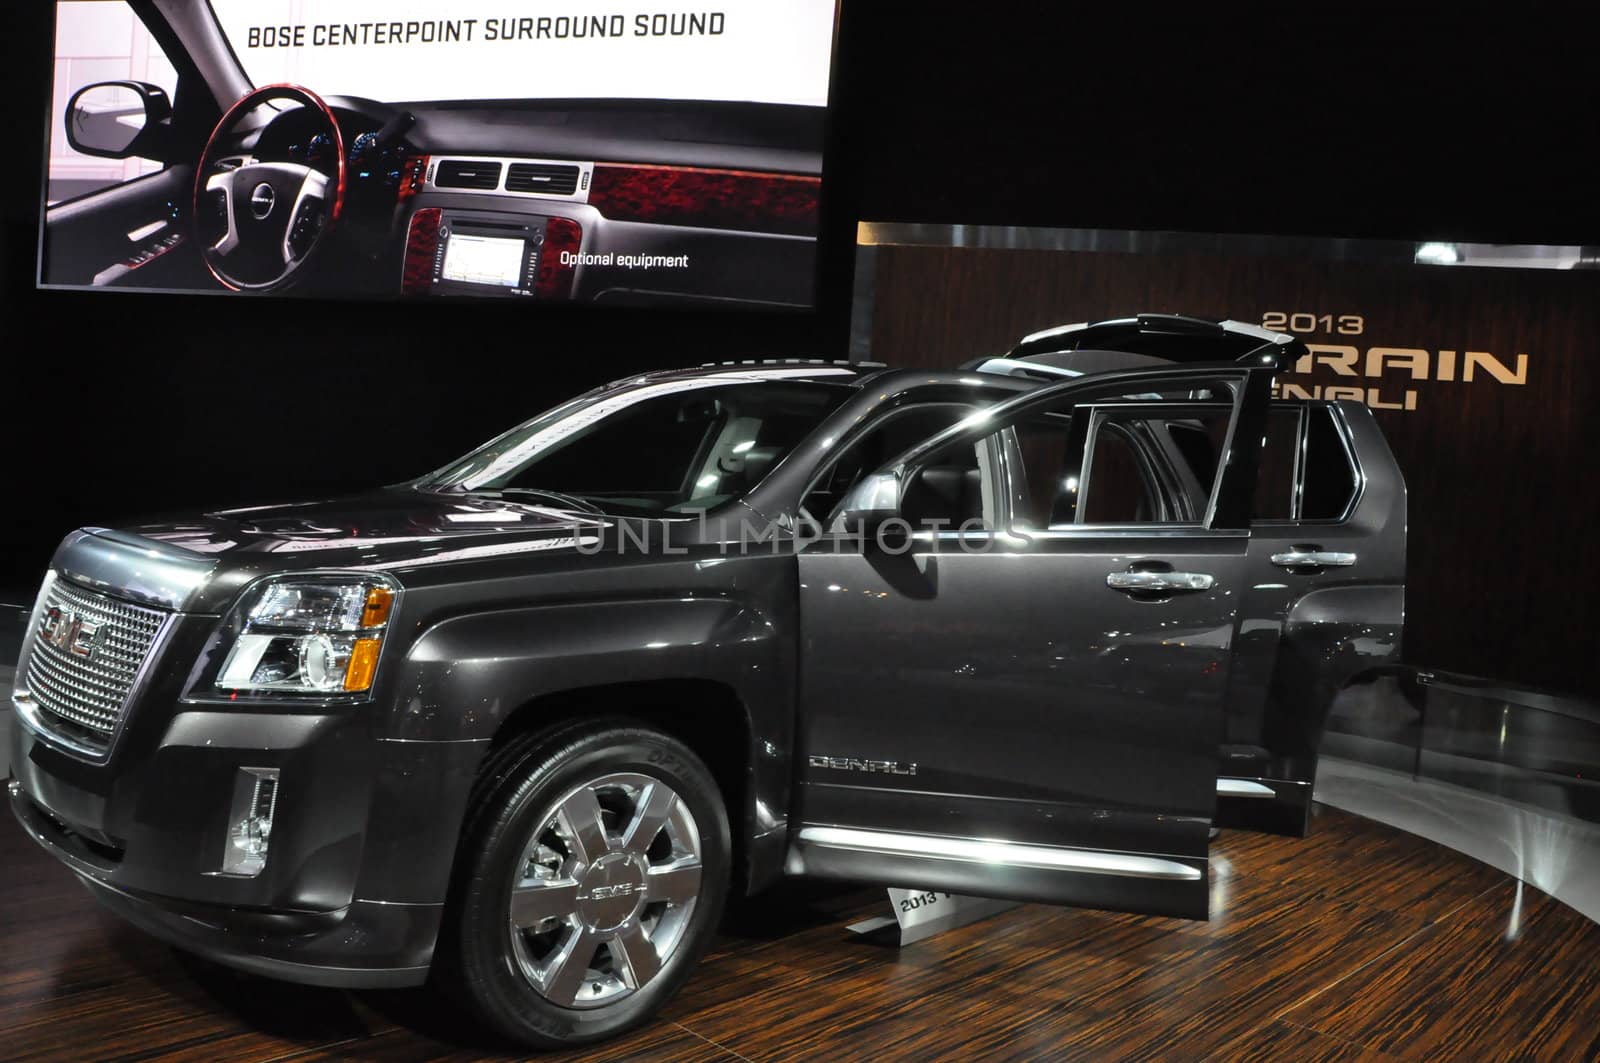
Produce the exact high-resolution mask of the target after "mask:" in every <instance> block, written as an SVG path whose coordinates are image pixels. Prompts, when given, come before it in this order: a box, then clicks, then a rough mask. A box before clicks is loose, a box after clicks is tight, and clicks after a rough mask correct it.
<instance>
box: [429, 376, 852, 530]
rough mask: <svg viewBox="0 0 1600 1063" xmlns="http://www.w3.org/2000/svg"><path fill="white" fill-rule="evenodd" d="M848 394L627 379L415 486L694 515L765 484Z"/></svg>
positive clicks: (802, 383) (709, 379)
mask: <svg viewBox="0 0 1600 1063" xmlns="http://www.w3.org/2000/svg"><path fill="white" fill-rule="evenodd" d="M808 372H815V371H808ZM824 372H825V371H824ZM841 372H844V371H842V370H841ZM851 391H852V389H851V388H849V387H846V386H842V385H840V384H832V383H819V382H817V381H812V380H788V379H782V378H778V379H773V378H771V377H757V376H753V375H751V374H745V373H718V374H715V375H712V376H702V377H691V378H688V379H679V380H649V379H644V380H636V381H630V382H629V383H627V384H622V385H613V386H611V387H607V388H604V389H601V390H600V391H596V392H591V393H590V394H588V395H585V396H582V397H580V398H578V399H574V400H573V401H572V402H569V403H567V404H565V405H563V406H558V407H556V408H555V409H553V410H551V411H550V412H548V413H546V414H544V415H542V416H540V417H537V418H535V419H534V420H532V421H529V422H528V423H527V424H524V425H521V426H520V427H518V428H515V429H513V430H512V431H510V432H507V433H506V434H505V435H503V436H501V437H500V438H499V439H496V440H494V441H492V442H490V443H488V444H486V445H485V446H483V447H480V448H479V449H478V450H476V451H474V452H472V453H471V454H469V455H467V456H466V457H465V458H463V459H461V460H460V461H459V462H456V463H455V464H454V465H450V466H448V467H446V468H445V469H443V470H442V471H441V472H439V473H436V474H434V475H433V476H431V477H428V478H427V479H425V480H424V481H423V483H422V484H421V486H422V487H423V488H424V489H429V490H449V491H466V492H476V493H486V494H496V493H498V494H501V495H503V496H505V497H508V498H514V497H516V496H518V495H519V494H521V495H525V496H526V497H527V498H529V499H530V500H533V501H538V502H544V503H554V504H557V505H567V506H569V507H573V508H584V509H590V508H592V509H596V510H600V511H604V512H607V513H616V514H620V515H624V516H665V517H670V516H681V515H685V514H691V513H699V512H703V511H705V510H708V509H712V508H714V507H716V506H719V505H721V504H723V503H725V502H729V501H731V500H733V499H736V498H739V497H741V496H742V495H744V494H745V493H746V492H748V491H749V490H750V489H751V488H753V487H755V486H756V484H758V483H760V482H761V480H762V479H763V478H765V476H766V474H767V473H768V471H770V470H771V469H772V467H773V466H775V465H776V464H777V463H778V462H780V461H782V460H783V458H784V457H785V456H786V455H787V454H788V453H789V452H790V451H792V450H793V449H794V448H795V447H796V446H797V445H798V444H799V443H800V442H801V441H802V440H803V439H805V437H806V436H807V435H809V434H810V433H811V431H812V430H813V429H814V428H816V427H817V425H818V424H819V423H821V421H822V419H823V418H824V417H826V416H827V415H828V414H829V413H831V412H832V411H833V410H834V409H836V408H837V407H838V406H839V405H840V404H841V403H842V402H843V401H844V400H845V399H846V398H848V397H849V395H850V394H851Z"/></svg>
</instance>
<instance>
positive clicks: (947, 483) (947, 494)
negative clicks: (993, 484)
mask: <svg viewBox="0 0 1600 1063" xmlns="http://www.w3.org/2000/svg"><path fill="white" fill-rule="evenodd" d="M900 515H901V516H902V517H904V518H905V519H906V521H907V522H909V523H910V524H911V526H912V527H913V528H919V529H920V528H922V527H925V526H927V525H929V524H932V523H933V522H935V521H938V522H941V524H942V526H943V527H945V528H947V529H955V528H958V527H960V526H961V525H962V524H963V523H965V522H967V521H969V520H982V519H983V478H982V474H981V473H979V471H978V470H977V469H976V468H968V467H965V466H962V465H929V466H927V467H926V468H924V469H923V470H922V471H921V472H920V473H918V474H917V475H916V477H915V478H913V479H912V481H911V483H910V484H908V485H907V486H906V492H905V497H903V498H902V499H901V500H900Z"/></svg>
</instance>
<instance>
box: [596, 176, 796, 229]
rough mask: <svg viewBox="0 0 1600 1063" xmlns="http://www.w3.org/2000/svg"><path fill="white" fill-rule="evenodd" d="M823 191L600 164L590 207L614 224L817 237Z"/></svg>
mask: <svg viewBox="0 0 1600 1063" xmlns="http://www.w3.org/2000/svg"><path fill="white" fill-rule="evenodd" d="M821 191H822V179H821V178H820V177H808V176H804V175H801V174H786V173H759V172H756V171H753V170H714V169H702V168H699V167H693V166H652V165H634V164H631V163H596V164H595V168H594V176H593V178H592V179H591V181H590V185H589V205H590V206H592V207H594V208H596V209H597V210H599V211H600V213H601V214H603V215H605V217H607V218H610V219H612V220H615V221H639V222H651V223H654V224H657V225H693V226H700V227H703V228H707V229H739V230H746V231H749V232H768V233H785V234H790V235H795V236H815V235H817V227H818V204H819V201H820V199H821Z"/></svg>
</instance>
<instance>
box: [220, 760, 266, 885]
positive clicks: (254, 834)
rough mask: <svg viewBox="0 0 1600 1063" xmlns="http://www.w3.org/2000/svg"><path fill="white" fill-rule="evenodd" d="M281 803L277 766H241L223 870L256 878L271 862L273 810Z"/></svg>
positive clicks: (229, 819)
mask: <svg viewBox="0 0 1600 1063" xmlns="http://www.w3.org/2000/svg"><path fill="white" fill-rule="evenodd" d="M277 803H278V769H277V768H240V769H239V773H238V774H237V775H235V776H234V779H233V807H232V809H231V810H230V812H229V814H228V840H227V844H226V845H225V846H224V848H223V853H222V873H223V874H224V875H242V876H244V877H246V878H253V877H254V876H256V875H259V874H261V869H262V868H264V867H266V866H267V845H268V843H269V842H270V841H271V838H272V810H273V807H274V806H275V805H276V804H277Z"/></svg>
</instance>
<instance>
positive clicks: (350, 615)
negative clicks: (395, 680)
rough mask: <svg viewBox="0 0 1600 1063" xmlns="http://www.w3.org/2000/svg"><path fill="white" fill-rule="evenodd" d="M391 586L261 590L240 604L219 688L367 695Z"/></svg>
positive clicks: (333, 584)
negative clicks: (360, 693) (365, 692)
mask: <svg viewBox="0 0 1600 1063" xmlns="http://www.w3.org/2000/svg"><path fill="white" fill-rule="evenodd" d="M395 592H396V587H395V585H394V584H393V583H392V582H390V581H389V580H387V579H384V578H382V577H376V576H337V575H332V576H312V577H305V578H287V579H276V580H272V581H269V582H267V583H263V584H259V585H258V586H257V587H256V588H255V589H254V590H253V591H252V592H251V593H250V595H249V596H248V597H247V598H246V599H245V600H244V601H243V602H241V603H240V606H239V612H238V614H237V617H238V622H237V627H236V631H237V634H236V635H235V636H234V640H233V646H232V647H231V648H230V649H229V650H228V656H227V659H226V660H225V661H223V662H222V671H221V672H220V673H218V675H217V687H218V689H221V690H253V691H263V692H268V693H283V694H351V693H359V692H361V691H365V690H369V689H371V687H372V679H373V676H374V675H375V674H376V673H377V670H378V650H379V649H380V648H381V646H382V644H383V632H384V629H385V628H386V627H387V625H388V623H389V612H390V610H391V609H392V608H393V607H394V599H395Z"/></svg>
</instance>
